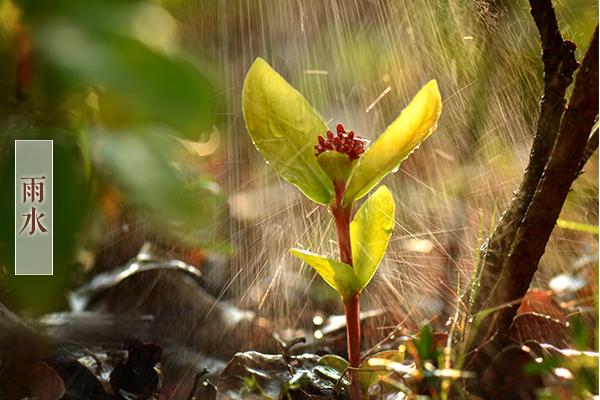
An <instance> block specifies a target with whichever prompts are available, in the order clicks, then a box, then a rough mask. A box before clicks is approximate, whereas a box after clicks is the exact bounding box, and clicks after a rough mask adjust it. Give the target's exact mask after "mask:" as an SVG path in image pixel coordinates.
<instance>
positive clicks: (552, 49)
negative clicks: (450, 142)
mask: <svg viewBox="0 0 600 400" xmlns="http://www.w3.org/2000/svg"><path fill="white" fill-rule="evenodd" d="M530 4H531V15H532V16H533V19H534V20H535V23H536V26H537V28H538V30H539V32H540V39H541V44H542V60H543V62H544V92H543V94H542V99H541V101H540V115H539V117H538V124H537V129H536V133H535V136H534V139H533V144H532V146H531V153H530V155H529V164H528V166H527V169H526V170H525V173H524V175H523V180H522V181H521V185H520V187H519V189H518V191H517V192H516V194H515V196H514V197H513V199H512V200H511V202H510V205H509V206H508V208H507V209H506V211H505V212H504V213H503V215H502V217H501V218H500V221H499V222H498V225H497V226H496V228H495V230H494V232H493V233H492V235H491V236H490V238H489V239H488V241H487V242H486V244H485V246H484V257H482V266H483V268H481V270H482V276H481V289H480V290H482V291H490V290H492V289H493V287H494V283H495V282H496V277H497V276H498V274H499V273H500V271H501V270H502V268H503V264H504V263H503V258H504V255H505V254H506V251H507V250H508V249H510V248H511V247H512V242H513V240H514V238H515V234H516V232H517V230H518V229H519V226H520V223H521V221H522V219H523V217H524V215H525V211H526V210H527V207H528V206H529V203H530V201H531V199H532V197H533V194H534V192H535V189H536V187H537V184H538V182H539V180H540V178H541V176H542V172H543V170H544V167H545V165H546V163H547V162H548V158H549V157H550V153H551V152H552V149H553V147H554V144H555V142H556V137H557V135H558V130H559V127H560V120H561V118H562V115H563V113H564V109H565V103H566V102H565V92H566V90H567V87H568V86H569V85H570V84H571V83H572V81H573V72H574V71H575V70H576V69H577V67H578V64H577V61H576V60H575V45H574V44H573V43H572V42H570V41H565V40H563V38H562V36H561V34H560V31H559V30H558V22H557V20H556V15H555V14H554V8H553V7H552V2H551V0H531V1H530ZM480 267H481V266H480ZM488 300H491V299H489V298H488V297H483V296H479V297H478V299H477V301H476V304H475V306H474V311H475V312H477V311H481V310H483V309H485V308H487V307H489V305H490V304H491V303H490V301H488Z"/></svg>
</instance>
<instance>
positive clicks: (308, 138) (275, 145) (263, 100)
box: [242, 58, 333, 204]
mask: <svg viewBox="0 0 600 400" xmlns="http://www.w3.org/2000/svg"><path fill="white" fill-rule="evenodd" d="M242 108H243V111H244V118H245V120H246V127H247V128H248V132H249V133H250V137H251V138H252V141H253V142H254V145H255V146H256V148H257V149H258V151H259V152H260V154H261V155H262V156H263V158H264V159H265V160H267V162H268V163H269V164H271V166H272V167H273V168H275V170H276V171H277V173H278V174H279V175H280V176H281V177H282V178H284V179H285V180H287V181H289V182H290V183H292V184H293V185H295V186H296V187H297V188H298V189H300V191H302V193H304V194H305V195H306V196H307V197H308V198H310V199H311V200H313V201H315V202H317V203H320V204H329V203H330V202H331V199H332V198H333V183H332V182H331V179H330V178H329V177H328V176H327V175H326V174H325V172H324V171H323V169H322V168H321V167H320V166H319V164H318V163H317V158H316V157H315V154H314V145H315V144H316V143H317V137H318V135H320V134H324V133H325V131H327V126H326V125H325V122H323V120H322V119H321V117H319V115H318V114H317V112H316V111H315V110H314V109H313V108H312V107H311V106H310V104H308V102H307V101H306V99H304V97H302V95H301V94H300V93H299V92H298V91H297V90H296V89H294V88H293V87H292V86H291V85H290V84H289V83H287V82H286V81H285V79H283V78H282V77H281V76H280V75H279V74H278V73H277V72H276V71H275V70H273V69H272V68H271V67H270V66H269V64H267V63H266V62H265V61H264V60H263V59H261V58H257V59H256V61H255V62H254V64H252V67H250V70H249V71H248V74H247V75H246V80H245V81H244V89H243V92H242Z"/></svg>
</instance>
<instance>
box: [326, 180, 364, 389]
mask: <svg viewBox="0 0 600 400" xmlns="http://www.w3.org/2000/svg"><path fill="white" fill-rule="evenodd" d="M334 186H335V193H336V199H335V202H334V203H333V205H332V206H331V212H332V214H333V219H334V221H335V228H336V233H337V239H338V247H339V249H340V260H341V261H342V262H344V263H346V264H348V265H350V266H351V267H352V266H353V264H352V245H351V243H350V220H351V218H352V203H350V204H348V205H347V206H346V207H344V206H343V204H342V199H343V198H344V192H345V191H346V186H345V184H337V183H334ZM344 312H345V314H346V335H347V337H348V361H349V362H350V366H351V367H352V368H358V367H359V366H360V293H355V294H354V295H353V296H352V297H351V298H350V299H347V300H344ZM350 378H351V381H352V386H351V390H352V399H353V400H360V397H361V393H360V385H359V382H358V373H357V372H356V371H352V372H351V373H350Z"/></svg>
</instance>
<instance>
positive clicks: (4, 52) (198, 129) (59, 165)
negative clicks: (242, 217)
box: [0, 0, 222, 314]
mask: <svg viewBox="0 0 600 400" xmlns="http://www.w3.org/2000/svg"><path fill="white" fill-rule="evenodd" d="M177 28H178V25H177V21H176V20H175V19H174V18H173V17H172V16H171V15H170V14H169V13H168V12H167V11H166V10H165V9H163V8H161V7H160V6H158V5H156V4H154V3H149V2H144V1H116V0H109V1H104V0H94V1H85V2H82V1H77V0H58V1H53V2H42V1H35V0H30V1H27V0H23V1H17V0H0V76H1V78H0V129H1V132H2V137H1V139H0V204H2V206H1V207H0V220H2V221H12V220H13V218H14V217H13V215H12V214H13V210H14V207H13V201H14V200H13V199H14V190H13V187H14V181H13V179H14V153H13V151H14V143H13V141H14V140H15V139H53V140H54V181H55V188H54V202H55V203H54V204H56V206H55V207H54V210H55V211H54V213H55V215H54V221H55V222H54V226H55V229H54V276H52V277H27V276H19V277H15V276H14V272H13V266H14V251H13V250H12V249H14V233H13V227H12V224H10V223H8V224H6V223H4V224H3V226H2V230H1V232H0V266H2V267H3V271H2V279H1V283H2V287H3V290H4V291H3V293H2V296H1V300H3V301H5V302H8V303H10V304H13V305H14V306H16V307H18V308H22V309H25V310H28V311H29V312H32V313H34V314H37V313H42V312H45V311H48V310H51V309H55V308H56V307H59V306H61V305H64V303H65V300H66V291H67V289H68V288H69V287H70V286H71V285H72V280H73V273H74V272H75V271H77V268H76V265H77V264H76V262H75V260H76V254H77V250H78V245H80V244H81V243H82V242H83V241H84V239H85V238H86V237H87V235H88V234H89V233H90V231H91V230H92V227H93V224H94V222H95V221H94V216H96V217H97V215H98V210H97V209H98V207H99V205H98V201H99V198H100V196H101V194H102V191H103V190H105V189H106V188H107V187H109V188H116V189H117V190H118V192H119V193H121V194H123V195H124V198H125V199H126V203H128V204H131V205H133V206H135V207H136V208H137V209H140V210H142V211H143V212H144V213H145V215H147V217H148V220H150V221H154V222H157V223H158V224H159V225H160V227H161V230H162V231H164V234H165V235H167V234H169V232H170V233H171V234H173V235H179V240H185V241H187V242H189V243H191V244H194V245H199V244H202V245H211V244H212V243H213V242H214V237H215V235H214V229H213V226H214V223H213V222H214V220H215V216H216V214H217V213H218V211H219V209H220V205H221V204H222V198H221V195H220V189H219V187H218V185H216V184H215V183H214V182H212V181H211V180H210V179H209V178H208V177H205V176H203V174H202V173H201V172H198V171H199V168H198V164H201V160H199V159H197V157H196V158H194V157H193V155H190V152H189V151H187V150H185V148H184V146H183V145H182V142H181V139H185V140H198V139H202V138H205V137H206V136H207V135H206V134H205V133H208V132H210V131H212V128H213V125H214V124H215V123H216V121H215V118H214V117H215V114H216V109H217V101H216V94H215V90H214V87H213V85H212V83H211V82H213V81H215V79H216V78H215V76H213V74H212V73H211V72H210V71H209V70H208V68H207V67H206V66H205V65H201V62H200V61H199V60H190V59H188V58H186V57H185V56H184V54H183V52H182V51H181V50H180V49H179V47H178V43H177ZM190 160H191V161H190Z"/></svg>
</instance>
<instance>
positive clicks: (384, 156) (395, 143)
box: [344, 80, 442, 204]
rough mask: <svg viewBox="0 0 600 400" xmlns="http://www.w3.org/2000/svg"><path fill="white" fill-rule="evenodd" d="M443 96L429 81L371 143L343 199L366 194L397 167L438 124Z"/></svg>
mask: <svg viewBox="0 0 600 400" xmlns="http://www.w3.org/2000/svg"><path fill="white" fill-rule="evenodd" d="M441 111H442V98H441V96H440V92H439V90H438V87H437V83H436V81H435V80H432V81H430V82H429V83H427V84H426V85H425V86H423V88H421V90H419V92H418V93H417V94H416V96H415V97H414V98H413V100H412V101H411V102H410V104H409V105H408V106H407V107H406V108H405V109H404V110H403V111H402V113H400V116H398V118H396V120H395V121H394V122H392V124H391V125H390V126H388V127H387V129H386V130H385V132H383V133H382V134H381V136H380V137H379V138H378V139H377V140H376V141H375V142H374V143H373V144H372V145H371V146H370V147H369V149H368V150H367V152H366V153H365V154H364V155H363V156H362V158H361V159H360V162H359V164H358V166H357V168H356V170H355V172H354V174H353V175H352V177H351V178H350V183H349V184H348V189H347V190H346V194H345V196H344V203H345V204H347V203H349V202H350V201H352V200H357V199H360V198H361V197H363V196H364V195H365V194H367V193H368V192H369V191H370V190H371V189H373V187H375V185H377V183H379V182H380V181H381V180H382V179H383V178H384V177H385V176H386V175H387V174H389V173H390V172H392V171H393V170H394V169H396V168H398V166H399V165H400V163H401V162H402V161H404V160H405V159H406V158H407V157H408V156H409V155H410V153H412V151H413V150H414V149H415V148H416V147H417V146H419V144H421V142H423V141H424V140H425V139H427V137H429V135H431V133H433V131H434V130H435V128H436V127H437V120H438V117H439V116H440V113H441Z"/></svg>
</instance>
